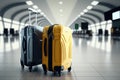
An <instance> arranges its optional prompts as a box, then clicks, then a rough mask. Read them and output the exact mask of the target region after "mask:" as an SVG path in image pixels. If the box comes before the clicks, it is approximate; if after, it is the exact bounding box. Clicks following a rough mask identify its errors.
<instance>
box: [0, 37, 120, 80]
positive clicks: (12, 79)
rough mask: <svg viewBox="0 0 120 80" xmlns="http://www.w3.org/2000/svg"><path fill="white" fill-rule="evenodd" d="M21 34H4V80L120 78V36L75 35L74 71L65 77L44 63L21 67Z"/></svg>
mask: <svg viewBox="0 0 120 80" xmlns="http://www.w3.org/2000/svg"><path fill="white" fill-rule="evenodd" d="M19 41H20V40H19V37H2V36H0V80H120V50H119V49H120V40H119V39H117V38H114V39H113V38H111V37H98V36H94V37H92V38H85V37H84V38H77V37H74V38H73V62H72V71H71V72H70V73H68V72H67V71H63V73H62V76H61V77H55V76H53V73H52V72H48V75H47V76H44V74H43V69H42V67H41V65H39V66H37V67H34V69H33V72H29V71H28V69H27V67H26V68H25V70H24V71H22V70H21V66H20V63H19V60H20V55H21V54H20V42H19Z"/></svg>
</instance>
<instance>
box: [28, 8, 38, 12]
mask: <svg viewBox="0 0 120 80" xmlns="http://www.w3.org/2000/svg"><path fill="white" fill-rule="evenodd" d="M28 10H30V11H32V12H35V13H37V11H36V10H35V9H33V8H28Z"/></svg>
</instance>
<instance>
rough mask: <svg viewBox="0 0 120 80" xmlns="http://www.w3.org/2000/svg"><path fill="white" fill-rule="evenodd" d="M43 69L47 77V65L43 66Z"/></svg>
mask: <svg viewBox="0 0 120 80" xmlns="http://www.w3.org/2000/svg"><path fill="white" fill-rule="evenodd" d="M42 67H43V70H44V74H45V75H46V74H47V68H46V65H44V64H43V65H42Z"/></svg>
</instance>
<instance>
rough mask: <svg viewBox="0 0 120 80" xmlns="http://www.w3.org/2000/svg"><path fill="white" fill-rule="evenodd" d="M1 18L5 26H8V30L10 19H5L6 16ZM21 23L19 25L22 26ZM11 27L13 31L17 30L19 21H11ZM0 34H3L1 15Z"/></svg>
mask: <svg viewBox="0 0 120 80" xmlns="http://www.w3.org/2000/svg"><path fill="white" fill-rule="evenodd" d="M3 20H4V25H5V28H8V30H9V29H10V27H11V20H10V19H7V18H3ZM23 25H24V24H23V23H22V25H21V26H22V27H24V26H23ZM12 28H14V30H15V31H16V30H19V22H18V21H13V24H12ZM20 29H21V28H20ZM0 34H3V22H2V20H1V17H0Z"/></svg>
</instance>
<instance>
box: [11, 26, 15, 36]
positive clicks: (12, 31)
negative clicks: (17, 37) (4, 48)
mask: <svg viewBox="0 0 120 80" xmlns="http://www.w3.org/2000/svg"><path fill="white" fill-rule="evenodd" d="M14 34H15V31H14V28H10V35H12V36H14Z"/></svg>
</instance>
